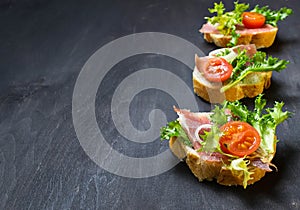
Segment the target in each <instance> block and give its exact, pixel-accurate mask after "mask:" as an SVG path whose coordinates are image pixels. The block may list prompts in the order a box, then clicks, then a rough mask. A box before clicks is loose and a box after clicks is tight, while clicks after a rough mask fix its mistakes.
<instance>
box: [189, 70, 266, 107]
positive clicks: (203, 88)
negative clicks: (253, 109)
mask: <svg viewBox="0 0 300 210" xmlns="http://www.w3.org/2000/svg"><path fill="white" fill-rule="evenodd" d="M271 77H272V71H270V72H255V73H251V74H249V75H248V76H247V77H246V78H245V79H244V80H243V82H240V83H238V84H237V85H235V86H233V87H232V88H230V89H228V90H227V91H225V92H224V93H221V92H220V89H221V87H222V83H211V82H209V81H207V80H206V79H205V78H204V76H203V75H202V74H201V73H200V72H199V70H198V69H197V67H196V66H195V69H194V71H193V86H194V92H195V93H196V94H197V95H198V96H200V97H201V98H203V99H204V100H206V101H208V102H210V103H222V102H223V101H224V100H227V101H235V100H239V99H242V98H246V97H249V98H253V97H255V96H257V95H259V94H261V93H262V92H263V91H264V89H267V88H269V87H270V85H271Z"/></svg>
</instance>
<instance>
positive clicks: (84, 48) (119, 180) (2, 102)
mask: <svg viewBox="0 0 300 210" xmlns="http://www.w3.org/2000/svg"><path fill="white" fill-rule="evenodd" d="M226 2H227V1H226ZM228 2H229V1H228ZM248 2H249V3H250V4H251V5H252V6H254V5H255V4H257V3H259V4H260V5H265V4H270V5H271V6H272V8H279V7H281V6H287V7H291V8H293V10H294V15H292V16H291V17H289V18H288V19H287V20H286V21H284V22H281V23H280V24H279V27H280V30H279V33H278V37H277V38H276V40H275V43H274V45H273V46H272V47H271V48H269V49H267V50H265V51H266V52H268V53H270V54H272V55H273V56H277V57H280V58H283V59H288V60H290V64H289V66H288V68H287V69H286V70H285V71H284V72H282V73H280V74H278V73H274V76H273V79H272V85H271V87H270V89H269V90H267V91H266V92H265V97H266V98H267V99H268V101H269V104H270V103H272V101H273V100H279V101H281V100H283V101H284V102H285V103H286V106H285V108H286V109H288V110H289V111H292V112H294V116H293V118H292V119H290V120H288V121H287V122H285V123H283V124H282V125H280V126H279V128H278V138H279V139H280V140H281V141H280V142H279V143H278V148H277V154H276V157H275V159H274V161H273V162H274V164H275V165H276V166H277V167H278V172H273V173H269V174H267V175H266V176H265V177H264V178H263V179H262V180H261V181H259V182H257V183H256V184H255V185H253V186H250V187H248V188H247V189H246V190H244V189H242V188H241V187H224V186H221V185H218V184H216V183H215V182H203V183H199V182H198V181H197V179H196V178H194V176H193V175H192V174H191V172H190V171H189V170H188V168H187V166H186V165H185V164H184V163H179V164H178V165H176V166H175V167H173V168H172V169H171V170H169V171H167V172H165V173H162V174H159V175H157V176H152V177H148V178H139V179H135V178H128V177H127V178H126V177H122V176H117V175H115V174H113V173H109V172H107V171H105V170H103V169H102V168H101V167H99V166H98V165H97V164H96V163H94V162H93V161H92V160H91V159H90V158H89V156H88V155H87V154H86V153H85V152H84V150H83V149H82V147H81V145H80V143H79V140H78V138H77V136H76V133H75V129H74V126H73V121H72V94H73V90H74V85H75V82H76V78H77V77H78V75H79V73H80V71H81V69H82V67H83V65H84V64H85V62H86V61H87V60H88V58H89V57H90V56H91V55H92V54H93V53H94V52H95V51H97V50H98V49H99V48H101V47H102V46H103V45H105V44H107V43H109V42H111V41H113V40H115V39H117V38H119V37H122V36H124V35H129V34H133V33H138V32H164V33H168V34H173V35H176V36H179V37H181V38H183V39H185V40H188V41H189V42H191V43H193V44H194V45H196V46H197V47H199V48H200V49H201V50H202V51H203V52H204V53H207V52H209V51H210V50H212V49H215V47H214V46H213V45H211V44H207V43H205V42H204V41H203V39H202V37H201V36H200V34H199V33H198V32H197V30H198V28H199V27H200V26H201V24H202V23H203V22H204V19H203V17H204V16H207V15H208V12H207V8H208V7H210V6H211V4H212V3H211V2H210V1H204V0H201V1H183V0H182V1H126V2H125V1H96V0H94V1H83V0H82V1H80V0H72V1H71V0H65V1H59V0H54V1H45V0H39V1H38V0H4V1H1V2H0V25H1V33H0V46H1V47H0V55H1V59H0V71H1V77H0V78H1V80H0V209H183V208H187V209H299V208H300V197H299V195H300V191H299V187H300V181H299V168H300V164H299V152H300V144H299V135H300V133H299V121H300V119H299V118H300V116H299V114H298V109H299V108H300V103H299V102H300V99H299V96H300V92H299V89H300V83H299V81H300V74H299V68H298V66H299V58H300V57H299V54H300V44H299V39H300V37H299V31H300V26H299V17H300V16H299V14H300V13H299V12H300V11H299V8H300V3H299V2H298V1H288V0H287V1H284V0H280V1H276V5H273V4H272V3H273V2H274V1H271V0H269V1H248ZM227 5H228V7H230V6H232V4H228V3H227ZM152 67H156V68H161V69H166V70H168V71H171V72H173V73H176V74H177V75H179V76H180V78H182V79H183V80H184V81H185V82H186V83H187V85H188V86H189V87H190V88H192V83H191V71H190V70H189V69H188V67H186V66H185V65H183V64H182V63H180V62H178V61H176V60H174V59H171V58H169V57H167V56H161V55H156V54H145V55H137V56H133V57H130V58H128V59H125V60H124V61H122V62H120V63H118V64H117V65H116V66H114V67H113V68H112V69H111V71H110V72H109V73H108V74H107V75H106V77H105V79H104V80H103V82H102V83H101V87H100V88H99V89H98V92H97V98H96V103H95V108H96V113H95V114H96V116H97V122H98V124H99V127H100V128H101V129H102V130H103V133H105V136H106V138H107V141H108V142H109V143H110V144H111V145H113V148H114V149H115V150H117V151H118V152H120V153H123V154H125V155H127V156H131V157H148V156H153V155H157V154H159V153H160V152H162V151H165V150H167V144H166V143H165V142H163V143H161V142H160V140H159V139H156V140H155V141H154V142H150V143H147V144H139V143H132V142H131V141H130V140H128V139H125V138H122V136H120V134H119V133H118V132H117V131H116V129H115V128H114V127H113V126H114V124H113V122H112V120H111V116H110V103H111V98H112V95H113V92H114V89H115V88H116V87H117V85H118V84H119V83H120V82H121V81H122V79H124V78H125V77H126V76H128V75H130V74H131V73H133V72H135V71H137V70H140V69H143V68H152ZM87 82H89V81H87ZM196 100H197V103H198V105H199V107H201V111H208V110H209V109H210V105H209V104H207V103H205V102H203V101H202V100H200V99H198V98H196ZM245 103H247V104H248V105H251V100H245ZM174 104H176V100H175V99H172V97H170V96H169V95H168V94H167V93H164V92H162V91H159V90H153V89H149V90H145V91H142V92H141V93H139V94H138V95H137V96H136V97H135V98H134V99H133V101H132V103H131V106H130V113H131V114H130V116H131V123H132V124H133V125H134V126H135V127H136V128H139V129H141V130H143V129H147V128H149V126H150V125H149V121H148V113H149V112H150V111H151V110H152V109H154V108H160V109H162V110H163V111H164V112H165V113H166V115H167V118H168V120H173V119H175V118H176V115H175V114H174V113H173V112H172V110H171V106H172V105H174ZM145 113H146V114H145ZM116 139H117V140H118V141H116Z"/></svg>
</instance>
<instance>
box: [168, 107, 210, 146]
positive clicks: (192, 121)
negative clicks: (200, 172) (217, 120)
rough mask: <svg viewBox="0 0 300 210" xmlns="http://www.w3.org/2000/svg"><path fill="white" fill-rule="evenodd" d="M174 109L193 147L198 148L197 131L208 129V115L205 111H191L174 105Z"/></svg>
mask: <svg viewBox="0 0 300 210" xmlns="http://www.w3.org/2000/svg"><path fill="white" fill-rule="evenodd" d="M174 110H175V112H176V113H177V114H178V116H179V117H178V120H179V123H180V125H181V127H182V128H183V129H184V131H185V132H186V134H187V135H188V137H189V139H190V141H191V143H192V145H193V147H194V149H196V150H197V149H199V148H200V147H201V145H200V141H199V133H200V134H203V133H204V130H207V131H209V130H210V127H211V122H210V119H209V117H208V116H209V115H208V114H206V113H193V112H190V111H189V110H186V109H178V108H176V107H174ZM199 128H200V129H199ZM196 131H197V132H196ZM201 132H202V133H201Z"/></svg>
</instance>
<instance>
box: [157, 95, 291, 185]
mask: <svg viewBox="0 0 300 210" xmlns="http://www.w3.org/2000/svg"><path fill="white" fill-rule="evenodd" d="M265 105H266V100H265V99H263V98H262V95H259V96H258V97H257V98H256V99H255V108H254V110H253V111H250V110H248V109H247V107H246V106H245V105H243V104H241V102H239V101H235V102H226V103H224V104H223V105H222V106H215V108H214V110H212V112H202V113H200V112H199V113H192V112H190V111H189V110H184V109H178V108H175V107H174V110H175V111H176V112H177V114H178V116H179V118H178V119H177V120H175V121H172V122H170V123H168V125H167V126H166V127H163V128H161V139H167V140H169V146H170V149H171V151H172V152H173V153H174V155H176V156H177V157H178V158H179V159H181V160H185V161H186V163H187V165H188V166H189V168H190V169H191V171H192V172H193V174H194V175H195V176H196V177H197V178H198V179H199V181H203V180H210V181H211V180H213V179H216V181H217V182H218V183H219V184H222V185H227V186H230V185H241V186H243V187H244V188H246V187H247V186H248V185H250V184H253V183H254V182H256V181H258V180H260V179H261V178H262V177H263V176H264V175H265V173H266V172H270V171H272V168H275V169H277V168H276V167H275V165H273V164H272V163H271V161H272V159H273V157H274V155H275V152H276V143H277V141H278V139H277V138H276V133H275V131H276V127H277V126H278V124H280V123H282V122H283V121H285V120H286V119H287V118H288V117H289V116H290V114H291V113H290V112H288V111H285V112H284V111H282V108H283V105H284V103H283V102H281V103H279V102H275V104H274V107H273V108H266V109H264V108H265Z"/></svg>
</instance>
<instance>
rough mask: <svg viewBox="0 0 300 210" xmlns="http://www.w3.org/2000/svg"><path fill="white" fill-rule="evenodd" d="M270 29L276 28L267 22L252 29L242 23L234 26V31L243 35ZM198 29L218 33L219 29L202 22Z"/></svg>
mask: <svg viewBox="0 0 300 210" xmlns="http://www.w3.org/2000/svg"><path fill="white" fill-rule="evenodd" d="M272 30H277V28H276V27H273V26H271V25H269V24H265V25H264V26H262V27H261V28H253V29H249V28H245V27H244V26H242V25H238V26H237V27H236V33H238V34H243V35H246V34H258V33H265V32H269V31H272ZM199 31H200V32H201V33H209V34H220V32H219V30H218V29H217V26H214V25H212V24H210V23H206V24H203V26H202V27H201V29H200V30H199Z"/></svg>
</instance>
